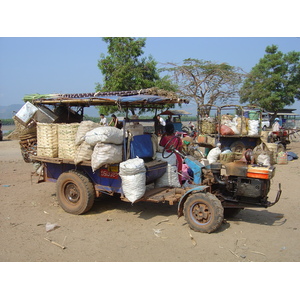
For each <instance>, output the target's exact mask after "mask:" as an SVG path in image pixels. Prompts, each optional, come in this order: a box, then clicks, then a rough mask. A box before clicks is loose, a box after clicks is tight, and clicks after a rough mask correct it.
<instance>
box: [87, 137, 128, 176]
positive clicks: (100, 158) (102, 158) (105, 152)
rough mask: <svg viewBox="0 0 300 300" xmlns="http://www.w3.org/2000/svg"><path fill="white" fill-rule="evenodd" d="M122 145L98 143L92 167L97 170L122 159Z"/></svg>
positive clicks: (93, 155)
mask: <svg viewBox="0 0 300 300" xmlns="http://www.w3.org/2000/svg"><path fill="white" fill-rule="evenodd" d="M122 148H123V146H122V145H114V144H103V143H97V144H96V146H95V148H94V151H93V154H92V161H91V165H92V169H93V172H95V171H96V170H97V169H99V168H101V167H102V166H104V165H106V164H116V163H119V162H121V161H122Z"/></svg>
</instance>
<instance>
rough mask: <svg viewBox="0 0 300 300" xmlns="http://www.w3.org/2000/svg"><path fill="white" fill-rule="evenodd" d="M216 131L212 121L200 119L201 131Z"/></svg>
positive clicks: (210, 132) (208, 132) (207, 132)
mask: <svg viewBox="0 0 300 300" xmlns="http://www.w3.org/2000/svg"><path fill="white" fill-rule="evenodd" d="M216 132H217V130H216V124H215V123H214V122H209V121H206V120H204V121H202V133H204V134H205V133H206V134H212V133H216Z"/></svg>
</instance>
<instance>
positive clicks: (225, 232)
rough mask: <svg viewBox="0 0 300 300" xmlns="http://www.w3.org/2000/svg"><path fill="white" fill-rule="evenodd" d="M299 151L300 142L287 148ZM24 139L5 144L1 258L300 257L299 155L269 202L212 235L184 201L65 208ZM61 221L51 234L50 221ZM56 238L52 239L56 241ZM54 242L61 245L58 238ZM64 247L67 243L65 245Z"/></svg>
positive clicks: (106, 201) (284, 168)
mask: <svg viewBox="0 0 300 300" xmlns="http://www.w3.org/2000/svg"><path fill="white" fill-rule="evenodd" d="M288 149H289V151H293V152H295V153H296V154H298V155H300V142H299V138H298V140H296V141H294V142H292V143H291V145H290V146H289V147H288ZM32 168H33V167H32V164H30V163H25V162H24V161H23V159H22V156H21V152H20V148H19V142H18V141H17V140H4V141H2V142H0V205H1V210H0V261H2V262H249V261H251V262H299V260H300V251H299V249H300V225H299V224H300V223H299V219H300V205H299V192H300V188H299V185H298V184H299V175H300V159H298V160H294V161H290V162H289V163H288V164H287V165H276V175H275V178H274V179H273V180H272V187H271V192H270V194H269V196H270V200H271V201H273V200H274V199H275V196H276V193H277V189H278V184H279V183H281V185H282V190H283V192H282V196H281V200H280V201H279V203H277V204H276V205H275V206H273V207H271V208H269V209H252V208H251V209H245V210H243V211H242V212H241V213H240V214H238V215H237V216H236V217H235V218H232V219H228V220H227V222H226V223H224V224H222V226H221V228H220V229H219V230H218V231H217V232H214V233H211V234H203V233H197V232H194V231H192V230H190V228H189V226H188V225H187V223H186V221H185V219H184V217H181V218H179V219H178V218H177V214H176V211H177V206H176V205H174V206H169V205H168V204H153V203H145V202H140V203H136V204H133V205H131V204H130V203H126V202H122V201H120V200H118V199H115V198H112V197H103V198H101V199H97V201H96V202H95V205H94V206H93V208H92V209H91V211H89V212H88V213H86V214H85V215H80V216H76V215H71V214H68V213H66V212H64V211H63V210H62V209H61V208H60V207H59V205H58V202H57V200H56V191H55V184H54V183H39V184H37V183H36V181H37V177H32V178H31V171H32ZM47 222H49V223H51V224H57V226H58V227H57V228H56V229H55V230H53V231H50V232H46V226H45V225H46V223H47ZM51 241H52V242H51ZM53 242H54V243H53ZM55 243H57V244H59V245H62V246H64V247H65V248H64V249H62V248H61V247H59V245H57V244H55Z"/></svg>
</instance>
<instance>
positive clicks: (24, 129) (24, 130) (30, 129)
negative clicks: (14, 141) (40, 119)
mask: <svg viewBox="0 0 300 300" xmlns="http://www.w3.org/2000/svg"><path fill="white" fill-rule="evenodd" d="M12 119H13V120H14V123H15V127H16V128H15V131H16V132H17V134H18V135H19V136H21V135H26V134H36V126H35V124H34V123H29V124H28V126H24V125H23V124H21V123H20V122H19V120H18V119H17V118H16V117H15V116H13V117H12Z"/></svg>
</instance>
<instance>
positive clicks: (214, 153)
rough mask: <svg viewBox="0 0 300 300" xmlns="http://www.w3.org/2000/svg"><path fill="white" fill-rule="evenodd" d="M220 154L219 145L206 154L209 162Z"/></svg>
mask: <svg viewBox="0 0 300 300" xmlns="http://www.w3.org/2000/svg"><path fill="white" fill-rule="evenodd" d="M220 154H221V149H220V148H219V147H216V148H213V149H211V150H210V151H209V153H208V155H207V159H208V162H209V163H210V164H212V163H215V162H217V160H218V158H219V155H220Z"/></svg>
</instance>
